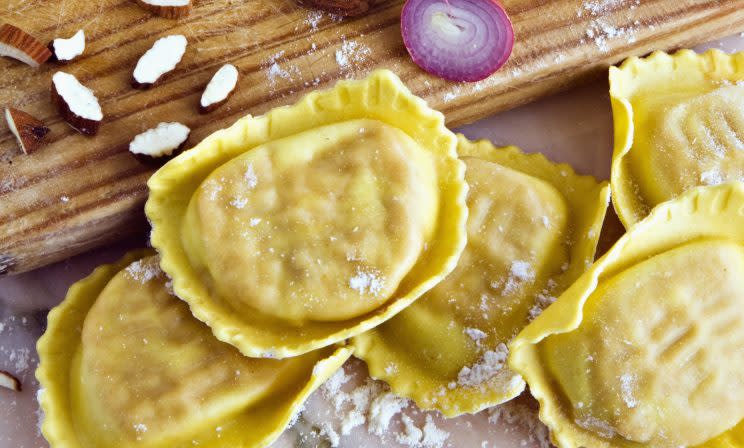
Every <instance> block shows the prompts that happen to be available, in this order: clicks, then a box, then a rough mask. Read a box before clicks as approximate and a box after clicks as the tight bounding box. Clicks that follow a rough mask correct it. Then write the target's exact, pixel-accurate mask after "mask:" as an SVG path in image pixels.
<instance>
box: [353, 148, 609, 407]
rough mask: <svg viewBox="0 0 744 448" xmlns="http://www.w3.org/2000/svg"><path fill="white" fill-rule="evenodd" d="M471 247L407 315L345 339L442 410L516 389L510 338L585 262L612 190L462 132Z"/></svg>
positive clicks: (410, 393) (383, 372)
mask: <svg viewBox="0 0 744 448" xmlns="http://www.w3.org/2000/svg"><path fill="white" fill-rule="evenodd" d="M458 152H459V153H460V155H461V157H462V159H463V161H464V162H465V165H466V175H465V178H466V180H467V182H468V185H469V187H470V188H469V192H468V198H467V204H468V209H469V215H468V221H467V233H468V244H467V246H466V248H465V250H464V252H463V254H462V256H461V258H460V261H459V262H458V265H457V268H455V270H454V271H453V272H452V273H451V274H450V275H449V276H448V277H447V278H446V279H445V280H444V281H442V282H441V283H439V284H438V285H437V286H435V287H434V288H433V289H432V290H431V291H429V292H427V293H426V294H425V295H424V296H423V297H422V298H421V299H420V300H418V301H417V302H416V303H414V304H413V305H411V306H410V307H408V308H407V309H406V310H404V311H403V312H401V313H400V314H398V315H397V316H395V317H394V318H392V319H391V320H389V321H387V322H385V323H384V324H382V325H380V326H379V327H377V328H375V329H374V330H372V331H369V332H367V333H364V334H361V335H359V336H356V337H355V338H354V339H353V344H354V346H355V353H356V354H357V356H359V357H361V358H362V359H364V360H365V361H366V362H367V364H368V366H369V369H370V373H371V374H372V376H374V377H375V378H379V379H383V380H385V381H387V382H388V383H389V384H390V385H391V388H392V389H393V392H395V393H396V394H399V395H403V396H406V397H409V398H412V399H413V400H415V401H416V403H417V404H418V405H419V406H421V407H423V408H427V409H438V410H441V411H442V412H443V413H444V414H445V415H448V416H454V415H458V414H461V413H466V412H468V413H470V412H477V411H479V410H481V409H483V408H486V407H489V406H493V405H496V404H499V403H502V402H504V401H507V400H509V399H511V398H514V397H515V396H517V395H519V394H520V393H521V392H522V390H523V389H524V381H523V380H522V379H521V377H520V376H519V375H517V374H515V373H514V372H512V371H511V370H509V369H508V368H507V367H506V366H505V362H506V357H507V355H508V348H507V347H508V344H509V342H510V341H511V339H512V338H513V337H514V336H515V335H516V334H517V333H518V332H519V331H520V330H521V329H522V328H523V327H524V326H525V325H526V324H527V323H528V322H529V321H530V320H531V319H533V318H534V317H535V316H537V315H538V314H539V313H540V312H541V311H542V309H543V308H544V307H546V306H547V305H549V304H550V303H551V301H552V300H554V299H553V296H554V295H557V294H559V293H560V292H562V291H563V290H564V289H565V288H566V287H567V286H568V285H569V284H570V283H571V282H572V281H573V280H574V279H575V278H576V277H578V276H579V275H580V274H581V272H583V271H584V269H585V268H586V266H587V265H588V264H589V263H591V262H592V261H593V257H594V252H595V249H596V244H597V239H598V237H599V230H600V228H601V225H602V221H603V219H604V214H605V211H606V209H607V204H608V202H609V187H608V186H607V184H606V183H603V184H600V183H597V182H596V181H595V180H594V179H593V178H590V177H581V176H577V175H576V174H574V173H573V171H572V170H571V169H570V168H569V167H568V166H566V165H556V164H553V163H551V162H549V161H548V160H547V159H545V158H544V157H543V156H542V155H539V154H533V155H528V154H524V153H522V152H521V151H519V150H518V149H517V148H514V147H509V148H498V149H497V148H494V147H493V145H491V144H490V143H489V142H486V141H481V142H478V143H473V142H469V141H468V140H466V139H465V138H464V137H462V136H460V142H459V148H458Z"/></svg>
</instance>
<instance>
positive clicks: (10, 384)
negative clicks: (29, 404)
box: [0, 370, 21, 392]
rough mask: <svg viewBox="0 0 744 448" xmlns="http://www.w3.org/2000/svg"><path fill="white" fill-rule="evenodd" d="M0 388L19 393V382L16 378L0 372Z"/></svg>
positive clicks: (2, 371)
mask: <svg viewBox="0 0 744 448" xmlns="http://www.w3.org/2000/svg"><path fill="white" fill-rule="evenodd" d="M0 387H4V388H6V389H10V390H13V391H16V392H20V391H21V382H20V381H18V378H16V377H14V376H13V375H11V374H10V373H8V372H6V371H4V370H0Z"/></svg>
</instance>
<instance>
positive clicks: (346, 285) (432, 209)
mask: <svg viewBox="0 0 744 448" xmlns="http://www.w3.org/2000/svg"><path fill="white" fill-rule="evenodd" d="M455 146H456V137H455V135H454V134H452V133H451V132H450V131H449V130H447V129H446V128H445V126H444V117H443V116H442V114H440V113H438V112H436V111H434V110H432V109H429V108H428V107H427V106H426V104H425V103H424V101H423V100H421V99H419V98H417V97H415V96H413V95H412V94H411V93H410V92H409V91H408V89H406V87H405V86H404V85H403V84H402V83H401V81H400V80H399V79H398V78H397V77H395V75H393V74H392V73H391V72H389V71H378V72H375V73H374V74H372V75H371V76H370V77H369V78H367V79H366V80H363V81H342V82H339V83H338V84H337V85H336V87H335V88H333V89H331V90H329V91H323V92H314V93H311V94H309V95H307V96H306V97H305V98H304V99H302V100H301V101H300V102H299V103H297V104H295V105H293V106H290V107H283V108H277V109H274V110H273V111H271V112H269V113H268V114H266V115H264V116H261V117H246V118H244V119H242V120H240V121H239V122H237V123H236V124H235V125H233V126H232V127H231V128H229V129H225V130H223V131H220V132H217V133H215V134H213V135H212V136H210V137H208V138H207V139H206V140H204V141H203V142H201V143H200V144H199V145H197V146H196V147H195V148H193V149H191V150H189V151H186V152H185V153H183V154H182V155H180V156H178V157H176V158H175V159H173V160H172V161H170V162H169V163H168V164H166V165H165V166H164V167H163V168H161V169H160V170H159V171H158V172H157V173H155V174H154V175H153V177H152V178H151V179H150V181H149V184H148V185H149V187H150V198H149V200H148V202H147V205H146V212H147V216H148V218H149V219H150V222H151V223H152V225H153V232H152V245H153V246H154V247H155V248H156V249H158V251H159V253H160V254H161V257H162V261H161V266H162V268H163V270H164V271H166V272H167V273H168V274H169V275H170V276H171V277H172V278H173V287H174V290H175V292H176V294H177V295H178V296H179V297H181V298H182V299H183V300H185V301H186V302H188V304H189V306H190V308H191V311H192V312H193V313H194V315H195V316H196V317H197V318H199V319H200V320H202V321H204V322H205V323H207V324H208V325H209V326H210V327H211V328H212V330H213V332H214V334H215V335H216V336H217V338H218V339H220V340H222V341H225V342H228V343H230V344H232V345H234V346H235V347H237V348H238V349H239V350H240V351H241V352H243V353H244V354H245V355H247V356H256V357H278V358H283V357H288V356H295V355H299V354H302V353H306V352H308V351H311V350H315V349H318V348H320V347H325V346H328V345H330V344H333V343H336V342H338V341H342V340H344V339H346V338H349V337H351V336H354V335H356V334H359V333H361V332H363V331H365V330H367V329H369V328H372V327H374V326H376V325H379V324H380V323H382V322H384V321H385V320H387V319H389V318H390V317H392V316H393V315H395V314H396V313H398V312H400V311H401V310H402V309H404V308H405V307H406V306H408V305H410V304H411V303H413V302H414V301H415V300H416V299H417V298H418V297H419V296H420V295H421V294H423V293H424V292H425V291H427V290H428V289H430V288H431V287H432V286H434V285H435V284H436V283H438V282H439V281H440V280H441V279H442V278H444V276H446V275H447V274H448V273H449V272H450V271H451V270H452V269H454V267H455V264H456V262H457V259H458V258H459V256H460V253H461V252H462V249H463V247H464V246H465V218H466V214H467V210H466V205H465V195H466V191H467V185H466V184H465V180H464V166H463V164H462V162H461V161H460V160H459V159H458V158H457V153H456V151H455Z"/></svg>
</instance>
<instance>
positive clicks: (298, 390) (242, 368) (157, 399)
mask: <svg viewBox="0 0 744 448" xmlns="http://www.w3.org/2000/svg"><path fill="white" fill-rule="evenodd" d="M38 349H39V359H40V365H39V369H38V371H37V377H38V379H39V382H40V384H41V387H42V390H43V391H44V392H43V394H41V396H40V406H41V409H42V410H43V411H44V420H43V424H42V427H41V430H42V433H43V434H44V437H45V438H46V439H47V440H48V441H49V444H50V446H51V447H52V448H93V447H96V448H109V447H111V448H113V447H117V448H119V447H133V446H137V447H142V448H162V447H168V448H173V447H187V446H195V445H199V446H203V447H207V448H220V447H223V448H227V447H235V446H241V447H255V448H258V447H265V446H267V445H269V444H270V443H271V442H272V441H273V440H275V439H276V438H277V437H279V435H280V434H281V432H282V431H283V430H284V428H285V427H286V426H287V425H288V424H289V422H290V421H291V419H292V417H293V416H294V415H295V414H296V413H297V412H299V410H300V409H301V408H302V405H303V403H304V401H305V400H306V399H307V397H308V396H309V395H310V394H311V393H312V392H313V391H314V390H315V389H316V388H317V387H318V386H320V385H321V384H322V383H323V382H324V381H325V380H326V379H327V378H329V377H330V376H331V375H332V374H333V373H334V372H335V371H336V370H338V369H339V368H340V367H341V365H342V364H343V363H344V361H346V360H347V359H348V358H349V357H350V356H351V351H350V350H349V349H348V348H333V347H328V348H325V349H322V350H319V351H316V352H312V353H309V354H307V355H304V356H301V357H296V358H292V359H287V360H273V359H257V358H246V357H244V356H243V355H242V354H241V353H240V352H239V351H238V350H236V349H235V348H234V347H232V346H230V345H229V344H225V343H223V342H220V341H218V340H217V339H216V338H214V336H213V335H212V333H211V332H210V330H209V328H208V327H207V326H206V325H204V324H203V323H201V322H199V321H198V320H196V319H194V317H193V316H192V315H191V313H190V312H189V309H188V306H187V305H186V304H185V303H184V302H182V301H181V300H179V299H178V298H177V297H175V296H173V295H172V292H171V291H170V290H169V288H168V287H167V278H166V276H165V274H164V273H163V272H162V271H161V270H160V268H159V266H158V260H157V256H154V255H152V253H151V252H149V251H140V252H135V253H131V254H129V255H127V256H126V257H125V258H124V259H123V260H121V261H120V262H118V263H116V264H114V265H106V266H102V267H100V268H98V269H97V270H96V271H94V272H93V274H91V275H90V276H89V277H88V278H86V279H84V280H81V281H80V282H78V283H76V284H75V285H73V286H72V287H71V288H70V291H69V293H68V295H67V297H66V298H65V300H64V301H63V302H62V304H60V305H59V306H58V307H57V308H55V309H54V310H52V311H51V312H50V314H49V321H48V327H47V330H46V332H45V334H44V335H43V336H42V338H41V339H40V340H39V344H38ZM245 428H251V430H250V431H246V430H245Z"/></svg>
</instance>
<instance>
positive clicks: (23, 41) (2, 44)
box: [0, 23, 52, 67]
mask: <svg viewBox="0 0 744 448" xmlns="http://www.w3.org/2000/svg"><path fill="white" fill-rule="evenodd" d="M0 56H8V57H11V58H13V59H18V60H19V61H21V62H25V63H26V64H28V65H30V66H31V67H38V66H40V65H41V64H43V63H45V62H46V61H47V59H49V58H50V57H51V56H52V52H51V51H49V49H48V48H47V47H45V46H44V44H42V43H41V42H39V41H38V40H37V39H36V38H35V37H34V36H32V35H30V34H28V33H26V32H25V31H23V30H22V29H20V28H17V27H15V26H13V25H9V24H7V23H4V24H2V25H0Z"/></svg>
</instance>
